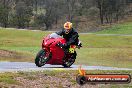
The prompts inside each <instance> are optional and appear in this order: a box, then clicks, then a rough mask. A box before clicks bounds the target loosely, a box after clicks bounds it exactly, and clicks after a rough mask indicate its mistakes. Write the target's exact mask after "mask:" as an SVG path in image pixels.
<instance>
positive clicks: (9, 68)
mask: <svg viewBox="0 0 132 88" xmlns="http://www.w3.org/2000/svg"><path fill="white" fill-rule="evenodd" d="M78 68H79V65H72V66H71V67H70V68H64V67H63V66H61V65H49V64H46V65H44V66H42V67H37V66H36V65H35V64H34V63H29V62H0V72H19V71H25V72H30V71H44V70H49V71H50V70H78ZM82 68H83V69H85V70H132V69H130V68H117V67H106V66H86V65H82Z"/></svg>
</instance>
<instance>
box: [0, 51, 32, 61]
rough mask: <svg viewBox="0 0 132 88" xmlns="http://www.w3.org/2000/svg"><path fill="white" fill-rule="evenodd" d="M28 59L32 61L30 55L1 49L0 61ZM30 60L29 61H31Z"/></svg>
mask: <svg viewBox="0 0 132 88" xmlns="http://www.w3.org/2000/svg"><path fill="white" fill-rule="evenodd" d="M27 58H29V59H30V60H31V58H30V57H29V55H26V54H24V53H19V52H15V51H9V50H2V49H0V60H2V61H3V60H7V61H27ZM30 60H28V61H30Z"/></svg>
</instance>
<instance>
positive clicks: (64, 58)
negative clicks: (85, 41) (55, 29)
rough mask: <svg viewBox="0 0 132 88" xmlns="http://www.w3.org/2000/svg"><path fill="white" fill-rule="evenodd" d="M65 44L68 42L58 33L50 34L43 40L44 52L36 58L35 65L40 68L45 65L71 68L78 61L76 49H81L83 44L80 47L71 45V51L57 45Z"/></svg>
mask: <svg viewBox="0 0 132 88" xmlns="http://www.w3.org/2000/svg"><path fill="white" fill-rule="evenodd" d="M58 43H62V44H65V43H66V40H65V39H64V38H62V37H61V36H60V35H58V34H56V33H52V34H49V35H48V36H46V37H44V38H43V42H42V50H40V51H39V52H38V54H37V56H36V58H35V64H36V66H38V67H41V66H44V65H45V64H51V65H63V66H64V67H70V66H71V65H72V64H73V63H74V62H75V59H76V55H77V54H76V51H75V48H80V47H81V42H80V41H79V42H78V45H70V48H69V49H63V48H62V47H59V46H58V45H57V44H58Z"/></svg>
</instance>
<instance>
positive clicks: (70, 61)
mask: <svg viewBox="0 0 132 88" xmlns="http://www.w3.org/2000/svg"><path fill="white" fill-rule="evenodd" d="M76 55H77V54H76V52H75V53H73V54H72V55H71V56H70V58H69V59H67V61H65V62H64V64H63V65H62V66H64V67H65V68H69V67H70V66H71V65H72V64H73V63H74V62H75V59H76Z"/></svg>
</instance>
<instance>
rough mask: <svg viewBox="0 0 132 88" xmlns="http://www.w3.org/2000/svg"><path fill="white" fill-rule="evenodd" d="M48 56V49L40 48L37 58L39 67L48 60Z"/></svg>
mask: <svg viewBox="0 0 132 88" xmlns="http://www.w3.org/2000/svg"><path fill="white" fill-rule="evenodd" d="M48 59H49V58H48V57H46V51H45V50H44V49H42V50H40V51H39V52H38V54H37V56H36V58H35V64H36V66H38V67H42V66H44V65H45V64H46V62H47V61H48Z"/></svg>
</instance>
